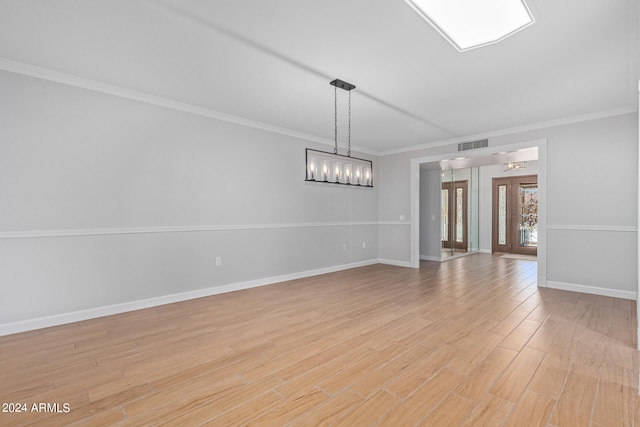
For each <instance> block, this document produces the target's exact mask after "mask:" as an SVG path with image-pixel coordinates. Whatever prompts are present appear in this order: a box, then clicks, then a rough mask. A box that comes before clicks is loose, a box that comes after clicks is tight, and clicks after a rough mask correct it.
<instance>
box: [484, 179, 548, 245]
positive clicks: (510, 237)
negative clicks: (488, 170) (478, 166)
mask: <svg viewBox="0 0 640 427" xmlns="http://www.w3.org/2000/svg"><path fill="white" fill-rule="evenodd" d="M522 183H527V184H538V175H517V176H502V177H496V178H492V180H491V252H492V253H495V252H498V253H512V254H522V255H537V254H538V250H537V249H538V248H537V246H536V247H523V246H519V245H518V241H519V236H518V234H519V229H518V224H519V222H518V220H517V219H516V218H517V215H518V214H517V213H516V216H515V217H514V215H513V214H514V212H515V211H514V209H516V206H518V205H519V203H520V201H519V198H518V196H519V193H518V191H515V190H514V187H516V186H517V187H519V186H520V184H522ZM501 185H506V186H507V194H506V202H507V217H506V227H507V230H506V234H507V240H506V244H505V245H500V244H499V242H498V192H497V189H498V187H499V186H501ZM538 191H539V190H538Z"/></svg>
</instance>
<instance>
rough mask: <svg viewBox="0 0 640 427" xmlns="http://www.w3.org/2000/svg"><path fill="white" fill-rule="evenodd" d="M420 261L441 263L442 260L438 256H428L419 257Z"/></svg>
mask: <svg viewBox="0 0 640 427" xmlns="http://www.w3.org/2000/svg"><path fill="white" fill-rule="evenodd" d="M420 259H421V260H423V261H435V262H440V261H442V258H440V257H439V256H430V255H420Z"/></svg>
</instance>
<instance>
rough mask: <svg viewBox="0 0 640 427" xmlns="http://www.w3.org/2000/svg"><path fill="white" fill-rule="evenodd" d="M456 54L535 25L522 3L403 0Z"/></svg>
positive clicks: (520, 0)
mask: <svg viewBox="0 0 640 427" xmlns="http://www.w3.org/2000/svg"><path fill="white" fill-rule="evenodd" d="M405 1H406V2H407V4H409V5H410V6H411V7H412V8H413V9H414V10H415V11H416V12H417V13H418V14H419V15H420V16H422V17H423V18H424V19H426V20H427V21H428V22H429V23H430V24H431V25H433V27H434V28H435V29H436V30H438V32H439V33H440V34H442V36H443V37H445V38H446V39H447V40H449V42H451V44H452V45H454V46H455V47H456V49H458V50H459V51H461V52H462V51H465V50H469V49H475V48H477V47H481V46H486V45H488V44H492V43H496V42H499V41H500V40H503V39H505V38H507V37H509V36H510V35H512V34H515V33H517V32H518V31H520V30H522V29H524V28H526V27H528V26H529V25H531V24H533V23H534V22H535V19H534V18H533V15H532V14H531V11H530V10H529V7H528V6H527V4H526V3H525V1H524V0H482V1H480V0H405Z"/></svg>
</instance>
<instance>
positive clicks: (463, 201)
mask: <svg viewBox="0 0 640 427" xmlns="http://www.w3.org/2000/svg"><path fill="white" fill-rule="evenodd" d="M467 188H468V186H467V181H455V182H443V183H442V196H441V197H442V200H441V205H440V206H441V208H442V215H441V218H442V219H441V220H442V223H441V228H442V230H441V234H442V247H443V248H447V249H462V250H465V251H466V250H467Z"/></svg>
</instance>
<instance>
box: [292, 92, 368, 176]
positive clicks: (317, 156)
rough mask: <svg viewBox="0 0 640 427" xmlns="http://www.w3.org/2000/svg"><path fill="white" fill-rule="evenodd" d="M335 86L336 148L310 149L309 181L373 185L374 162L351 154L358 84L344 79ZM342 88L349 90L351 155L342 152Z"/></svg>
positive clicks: (308, 156)
mask: <svg viewBox="0 0 640 427" xmlns="http://www.w3.org/2000/svg"><path fill="white" fill-rule="evenodd" d="M330 84H331V85H332V86H334V102H333V105H334V124H335V128H334V129H335V131H334V142H335V145H334V148H333V153H329V152H326V151H319V150H313V149H311V148H307V152H306V157H307V161H306V163H307V172H306V178H305V181H313V182H324V183H328V184H342V185H352V186H357V187H373V162H372V161H371V160H364V159H358V158H356V157H351V90H353V89H355V88H356V87H355V85H352V84H351V83H347V82H344V81H342V80H340V79H336V80H333V81H332V82H330ZM338 88H340V89H344V90H346V91H347V92H348V93H349V131H348V132H349V133H348V135H349V139H348V141H349V145H348V149H347V155H346V156H344V155H341V154H338Z"/></svg>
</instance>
